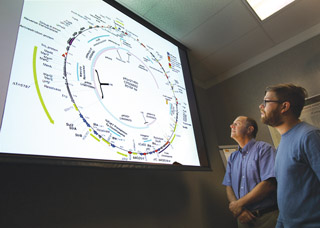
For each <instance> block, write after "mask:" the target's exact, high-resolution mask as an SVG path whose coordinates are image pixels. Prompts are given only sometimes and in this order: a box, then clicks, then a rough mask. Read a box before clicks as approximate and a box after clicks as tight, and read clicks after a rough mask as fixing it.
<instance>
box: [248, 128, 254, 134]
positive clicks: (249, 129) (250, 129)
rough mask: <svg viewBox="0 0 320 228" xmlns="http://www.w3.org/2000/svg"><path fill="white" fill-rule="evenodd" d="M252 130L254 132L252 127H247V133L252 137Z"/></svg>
mask: <svg viewBox="0 0 320 228" xmlns="http://www.w3.org/2000/svg"><path fill="white" fill-rule="evenodd" d="M253 130H254V127H253V126H249V127H248V133H249V135H252V132H253Z"/></svg>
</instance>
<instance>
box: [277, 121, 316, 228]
mask: <svg viewBox="0 0 320 228" xmlns="http://www.w3.org/2000/svg"><path fill="white" fill-rule="evenodd" d="M275 173H276V178H277V181H278V191H277V192H278V206H279V211H280V214H279V219H278V224H277V227H290V228H296V227H304V228H311V227H320V129H318V128H315V127H313V126H311V125H309V124H307V123H304V122H301V123H299V124H297V125H296V126H294V127H293V128H292V129H290V130H289V131H288V132H286V133H285V134H283V135H282V136H281V141H280V144H279V147H278V149H277V156H276V165H275Z"/></svg>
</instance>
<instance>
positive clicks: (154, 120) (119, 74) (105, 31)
mask: <svg viewBox="0 0 320 228" xmlns="http://www.w3.org/2000/svg"><path fill="white" fill-rule="evenodd" d="M74 35H75V36H74V37H72V38H71V39H69V41H68V43H69V46H68V48H67V50H68V51H67V53H66V60H65V61H66V62H65V76H66V85H67V87H68V91H69V96H70V98H71V101H72V102H73V103H74V106H75V107H76V108H77V110H78V112H79V115H80V117H81V118H82V120H83V122H85V123H86V124H87V126H88V127H90V128H91V129H93V134H94V135H95V136H96V137H98V138H99V139H102V140H104V141H106V142H108V144H110V145H111V146H112V147H115V148H117V149H119V150H121V151H122V152H124V153H128V154H142V155H147V154H152V153H161V152H162V151H163V150H165V149H166V147H168V145H169V143H170V140H172V137H173V136H174V131H175V128H176V125H177V121H178V115H177V113H178V100H177V98H176V97H175V94H174V91H173V86H172V84H171V82H170V80H169V78H168V76H167V74H166V72H165V71H164V69H163V67H162V66H161V63H159V62H158V60H157V58H156V56H155V55H154V54H153V53H152V52H150V51H149V50H148V48H147V47H146V46H145V45H144V44H142V43H140V42H139V40H138V39H136V38H133V37H130V36H129V35H128V33H125V32H123V31H122V30H121V29H117V28H115V27H112V26H108V27H91V28H88V29H82V30H81V31H79V32H77V33H75V34H74ZM121 43H122V44H123V43H125V45H126V46H127V48H126V47H120V44H121ZM121 46H124V45H121ZM148 63H149V64H152V65H155V66H154V67H157V68H156V69H155V70H153V71H154V72H153V71H152V70H150V68H149V67H148V65H147V64H148ZM94 129H99V130H94Z"/></svg>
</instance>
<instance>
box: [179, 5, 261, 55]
mask: <svg viewBox="0 0 320 228" xmlns="http://www.w3.org/2000/svg"><path fill="white" fill-rule="evenodd" d="M257 26H258V23H257V21H256V19H255V18H254V17H253V16H252V14H251V13H250V11H249V10H248V9H246V8H245V6H244V5H243V4H242V3H241V1H234V2H232V3H231V4H229V5H228V6H227V7H225V8H224V10H223V11H221V12H219V13H218V14H216V15H215V16H213V17H211V18H210V19H209V20H208V21H206V22H205V23H203V24H202V25H200V26H199V27H198V28H196V29H195V30H194V31H193V32H192V33H190V34H188V35H187V36H186V37H183V38H181V40H182V41H183V43H184V44H185V45H186V46H187V47H189V48H190V49H191V51H192V52H193V53H192V54H193V55H195V56H197V58H198V59H203V58H205V57H206V56H208V55H210V54H212V53H213V52H215V51H217V50H219V49H220V48H221V47H223V46H225V45H227V44H228V43H230V42H233V41H234V40H235V39H237V38H239V37H241V36H242V35H244V34H246V33H247V32H248V31H250V30H253V29H254V28H256V27H257Z"/></svg>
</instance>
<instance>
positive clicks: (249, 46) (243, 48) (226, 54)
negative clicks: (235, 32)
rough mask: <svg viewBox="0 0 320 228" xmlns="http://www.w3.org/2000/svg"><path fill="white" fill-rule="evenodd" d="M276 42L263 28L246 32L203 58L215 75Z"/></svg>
mask: <svg viewBox="0 0 320 228" xmlns="http://www.w3.org/2000/svg"><path fill="white" fill-rule="evenodd" d="M273 45H274V43H273V42H272V40H271V39H270V38H269V37H268V36H266V34H265V32H264V31H263V30H262V29H261V28H256V29H255V30H253V31H251V32H249V33H247V34H245V35H244V36H242V37H240V38H239V39H237V40H235V41H234V42H232V43H230V44H229V45H227V46H225V47H224V48H222V49H220V50H218V51H217V52H215V53H213V54H212V55H210V56H208V57H207V58H205V59H204V60H203V63H204V65H205V66H206V67H207V69H209V70H210V72H211V73H212V74H213V75H218V74H221V73H223V72H225V71H227V70H229V69H231V68H233V67H235V66H237V65H239V64H241V63H243V62H245V61H247V60H248V59H251V58H253V57H254V56H256V55H258V54H260V53H262V52H263V51H265V50H267V49H268V48H270V47H272V46H273Z"/></svg>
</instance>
